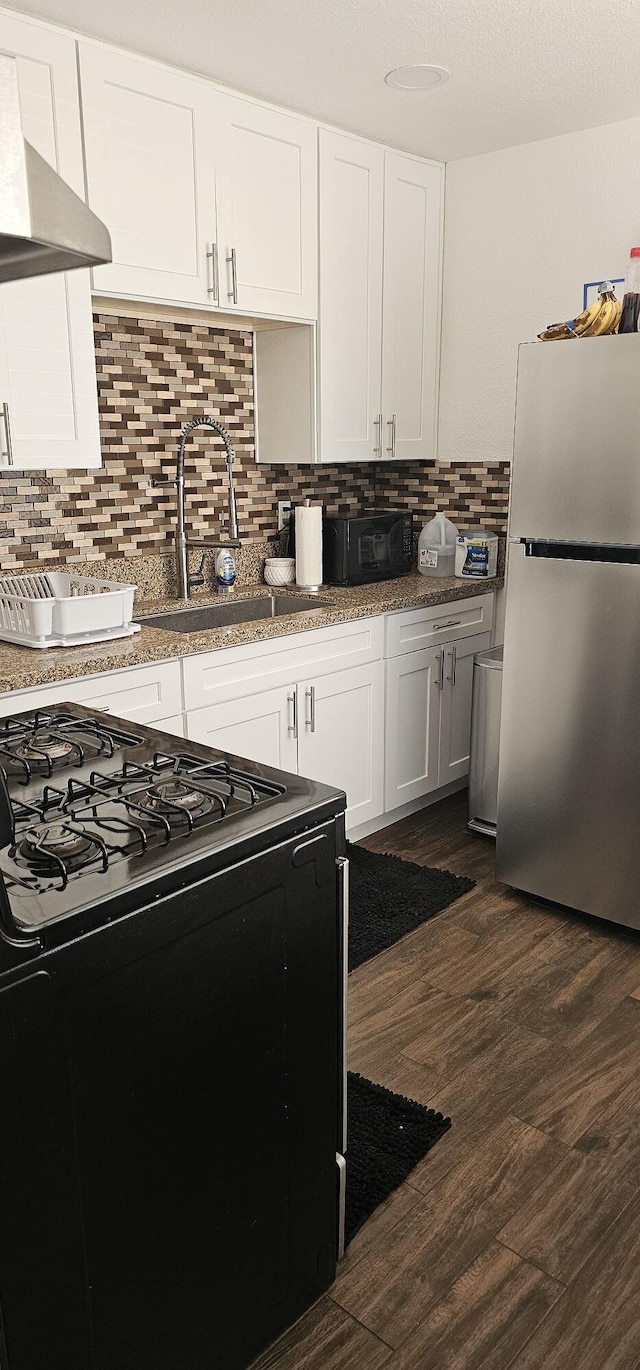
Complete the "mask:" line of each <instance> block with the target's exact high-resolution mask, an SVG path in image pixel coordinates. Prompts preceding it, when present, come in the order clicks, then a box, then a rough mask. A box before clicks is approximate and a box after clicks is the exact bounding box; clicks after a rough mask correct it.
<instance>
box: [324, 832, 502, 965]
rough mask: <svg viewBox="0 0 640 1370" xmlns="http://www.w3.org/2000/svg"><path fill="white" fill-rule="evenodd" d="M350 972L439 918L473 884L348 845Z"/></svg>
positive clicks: (446, 873) (472, 881) (424, 867)
mask: <svg viewBox="0 0 640 1370" xmlns="http://www.w3.org/2000/svg"><path fill="white" fill-rule="evenodd" d="M347 849H348V850H347V855H348V857H349V865H350V882H349V883H350V889H349V970H355V969H356V966H361V965H362V963H363V961H368V960H369V959H370V957H372V956H377V955H378V952H380V951H385V950H386V948H387V947H392V946H393V944H394V942H397V941H398V940H399V938H401V937H404V936H405V934H406V933H408V932H413V930H414V928H418V927H420V924H421V923H426V922H427V920H428V919H429V918H433V916H434V914H436V913H442V910H443V909H446V908H447V907H448V906H449V904H453V902H454V900H456V899H459V898H460V895H461V894H465V893H466V891H467V890H471V889H473V887H474V885H475V880H468V879H467V878H466V877H465V876H459V875H452V874H451V872H450V871H440V870H434V869H432V867H430V866H418V865H416V863H415V862H414V861H403V860H401V859H400V857H399V856H387V855H385V854H384V853H382V852H374V851H368V850H367V848H366V847H357V846H355V845H354V844H353V843H351V842H349V843H347Z"/></svg>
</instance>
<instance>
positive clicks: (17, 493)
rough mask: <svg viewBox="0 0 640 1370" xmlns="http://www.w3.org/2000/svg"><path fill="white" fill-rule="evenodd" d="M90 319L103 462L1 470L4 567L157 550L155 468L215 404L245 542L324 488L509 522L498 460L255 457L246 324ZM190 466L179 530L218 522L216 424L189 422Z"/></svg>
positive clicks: (167, 515) (165, 530) (387, 504)
mask: <svg viewBox="0 0 640 1370" xmlns="http://www.w3.org/2000/svg"><path fill="white" fill-rule="evenodd" d="M94 332H95V346H96V361H97V373H98V397H99V408H100V424H101V435H102V447H103V458H104V466H103V468H102V470H100V471H71V472H64V471H61V472H47V473H46V474H45V473H42V472H32V473H29V472H25V473H20V472H9V471H3V472H2V473H1V474H0V565H1V567H2V570H4V571H9V570H11V571H15V570H19V569H24V568H28V567H33V566H35V565H42V564H43V563H48V564H49V565H53V564H54V563H61V562H73V563H75V564H77V563H79V562H94V563H95V562H96V561H104V560H107V559H112V558H113V559H118V560H120V559H122V558H127V559H137V558H140V557H144V558H147V557H149V556H150V555H153V554H158V553H166V552H167V550H168V548H169V546H170V539H171V534H172V528H173V521H174V495H175V491H174V488H173V486H167V488H166V490H165V489H157V488H154V487H153V486H152V484H151V481H152V479H153V477H154V476H155V477H159V476H168V475H170V474H171V473H172V471H173V467H174V462H175V456H176V452H177V448H178V439H179V435H180V430H181V428H182V427H183V425H184V424H185V423H186V422H187V421H188V420H189V419H191V418H193V417H194V415H195V414H197V413H199V412H202V411H207V412H209V413H211V414H212V415H213V416H214V417H216V418H219V419H220V420H221V422H222V423H224V425H225V426H226V427H227V428H228V429H229V433H230V435H231V440H232V443H233V446H234V451H235V456H236V465H235V468H234V474H235V478H236V488H237V496H238V517H239V524H240V534H241V537H242V539H243V542H245V543H256V544H257V543H261V542H264V540H265V539H272V538H273V537H275V534H276V523H277V502H278V500H279V499H293V500H294V502H295V501H300V500H303V499H305V498H310V499H314V500H320V501H322V503H323V504H324V505H325V507H326V508H327V510H329V511H331V512H333V513H347V512H350V511H354V512H356V511H358V510H359V509H361V508H362V507H371V506H373V505H376V506H377V507H380V508H393V507H394V505H401V506H402V507H409V508H410V509H412V510H413V511H414V513H415V514H416V516H417V517H418V518H420V517H423V518H424V517H426V518H429V517H431V515H432V514H433V513H434V512H435V510H436V509H437V508H440V509H443V510H444V511H445V513H447V514H448V515H449V517H451V518H452V519H453V520H454V522H457V523H458V524H460V525H461V526H464V527H468V526H469V525H471V524H477V523H484V524H485V525H487V526H489V527H491V528H492V529H494V531H496V532H499V533H503V532H504V531H505V522H506V513H507V500H508V490H509V466H508V463H507V462H497V461H496V462H482V463H480V462H479V463H477V464H473V465H470V464H468V463H466V462H459V463H455V462H454V463H449V464H447V465H445V464H440V463H437V462H407V463H400V464H398V465H393V466H388V465H387V464H386V463H385V464H383V465H379V464H377V463H375V462H371V463H368V464H359V465H355V466H322V467H310V466H268V465H258V464H257V463H256V461H255V458H254V411H253V371H252V346H251V333H250V332H245V331H241V330H235V329H234V330H230V329H227V328H215V327H209V326H208V325H207V324H204V323H189V322H182V321H180V322H179V323H175V322H172V323H164V322H161V321H158V322H153V321H150V320H149V319H148V318H129V317H124V316H123V317H119V316H117V315H115V314H108V313H105V312H101V313H98V314H95V315H94ZM188 472H189V483H188V494H187V526H188V531H189V532H190V533H191V534H192V535H194V536H196V537H203V536H207V535H209V536H211V535H217V533H218V531H219V527H220V515H221V514H224V512H225V511H226V485H225V467H224V460H223V453H222V447H221V444H220V443H219V442H217V440H216V439H215V438H214V439H213V441H212V439H211V438H208V437H207V436H206V433H205V435H204V436H202V435H201V434H199V433H197V432H196V433H195V434H194V435H193V436H192V438H191V439H190V446H189V450H188ZM256 550H257V548H256ZM96 569H97V568H96ZM105 574H108V568H105Z"/></svg>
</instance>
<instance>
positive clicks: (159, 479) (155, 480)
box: [150, 476, 175, 488]
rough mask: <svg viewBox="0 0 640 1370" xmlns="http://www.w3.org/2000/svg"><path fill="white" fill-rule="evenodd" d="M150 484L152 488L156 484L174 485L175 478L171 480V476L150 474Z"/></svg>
mask: <svg viewBox="0 0 640 1370" xmlns="http://www.w3.org/2000/svg"><path fill="white" fill-rule="evenodd" d="M150 484H151V485H152V486H154V488H155V486H157V485H175V480H172V479H171V476H152V477H151V481H150Z"/></svg>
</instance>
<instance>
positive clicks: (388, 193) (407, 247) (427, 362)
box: [283, 130, 444, 462]
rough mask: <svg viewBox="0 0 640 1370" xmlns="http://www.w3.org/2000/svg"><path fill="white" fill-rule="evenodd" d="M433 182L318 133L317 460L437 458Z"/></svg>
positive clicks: (437, 181)
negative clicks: (318, 417)
mask: <svg viewBox="0 0 640 1370" xmlns="http://www.w3.org/2000/svg"><path fill="white" fill-rule="evenodd" d="M443 179H444V168H443V167H442V166H440V165H438V164H435V163H430V162H423V161H420V160H419V159H418V158H415V157H408V156H404V155H403V154H401V153H395V152H389V151H385V150H384V149H383V148H381V147H378V146H377V145H376V144H371V143H366V142H364V141H363V140H361V139H357V138H350V137H348V136H346V135H343V134H336V133H329V132H325V131H324V130H321V131H320V242H319V254H320V296H319V378H318V409H319V415H320V421H319V452H318V456H319V460H320V461H324V462H336V461H358V460H359V461H372V460H375V459H381V460H387V461H393V460H406V459H407V458H413V457H417V458H421V459H425V458H433V457H434V456H435V442H436V435H435V429H436V405H437V381H438V362H439V334H440V295H441V258H442V219H443ZM283 459H284V460H286V459H287V457H284V458H283ZM289 459H290V458H289Z"/></svg>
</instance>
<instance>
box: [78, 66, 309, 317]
mask: <svg viewBox="0 0 640 1370" xmlns="http://www.w3.org/2000/svg"><path fill="white" fill-rule="evenodd" d="M79 48H80V75H81V85H82V111H83V120H84V130H85V155H86V164H87V186H88V193H89V203H90V205H91V208H92V209H93V210H95V212H96V214H99V215H100V217H101V218H102V219H104V221H105V223H106V224H107V227H108V228H109V230H110V233H111V237H112V241H113V262H112V263H111V265H110V266H103V267H98V268H97V270H96V271H95V272H94V285H95V288H96V290H100V291H105V292H109V293H111V294H116V295H133V296H136V297H138V298H153V299H163V300H170V301H172V302H173V303H176V304H199V305H202V304H209V305H213V306H217V307H219V308H220V309H224V310H225V312H228V311H231V312H235V311H238V312H240V311H242V312H245V313H261V314H271V315H275V316H277V317H281V318H293V319H297V318H309V319H314V318H315V316H316V308H317V260H318V254H317V131H316V127H315V125H314V124H312V123H311V122H310V121H309V120H304V119H297V118H296V117H295V116H293V115H289V114H283V113H281V112H280V111H278V110H275V109H269V108H268V107H266V106H264V105H259V104H256V103H253V102H252V101H249V100H243V99H239V98H236V97H234V96H232V95H226V94H225V93H224V92H223V91H219V90H218V89H217V88H216V87H215V86H213V85H212V84H210V83H209V82H207V81H204V80H202V79H200V78H198V77H196V76H193V77H192V76H189V75H186V74H185V75H183V74H182V73H180V72H177V71H173V70H172V69H171V68H169V67H162V66H160V65H158V64H157V63H153V62H146V61H144V60H143V59H141V58H140V59H139V58H135V57H129V56H128V55H127V54H126V53H121V52H118V51H115V50H112V49H111V48H108V47H102V46H100V45H99V44H93V43H80V44H79Z"/></svg>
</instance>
